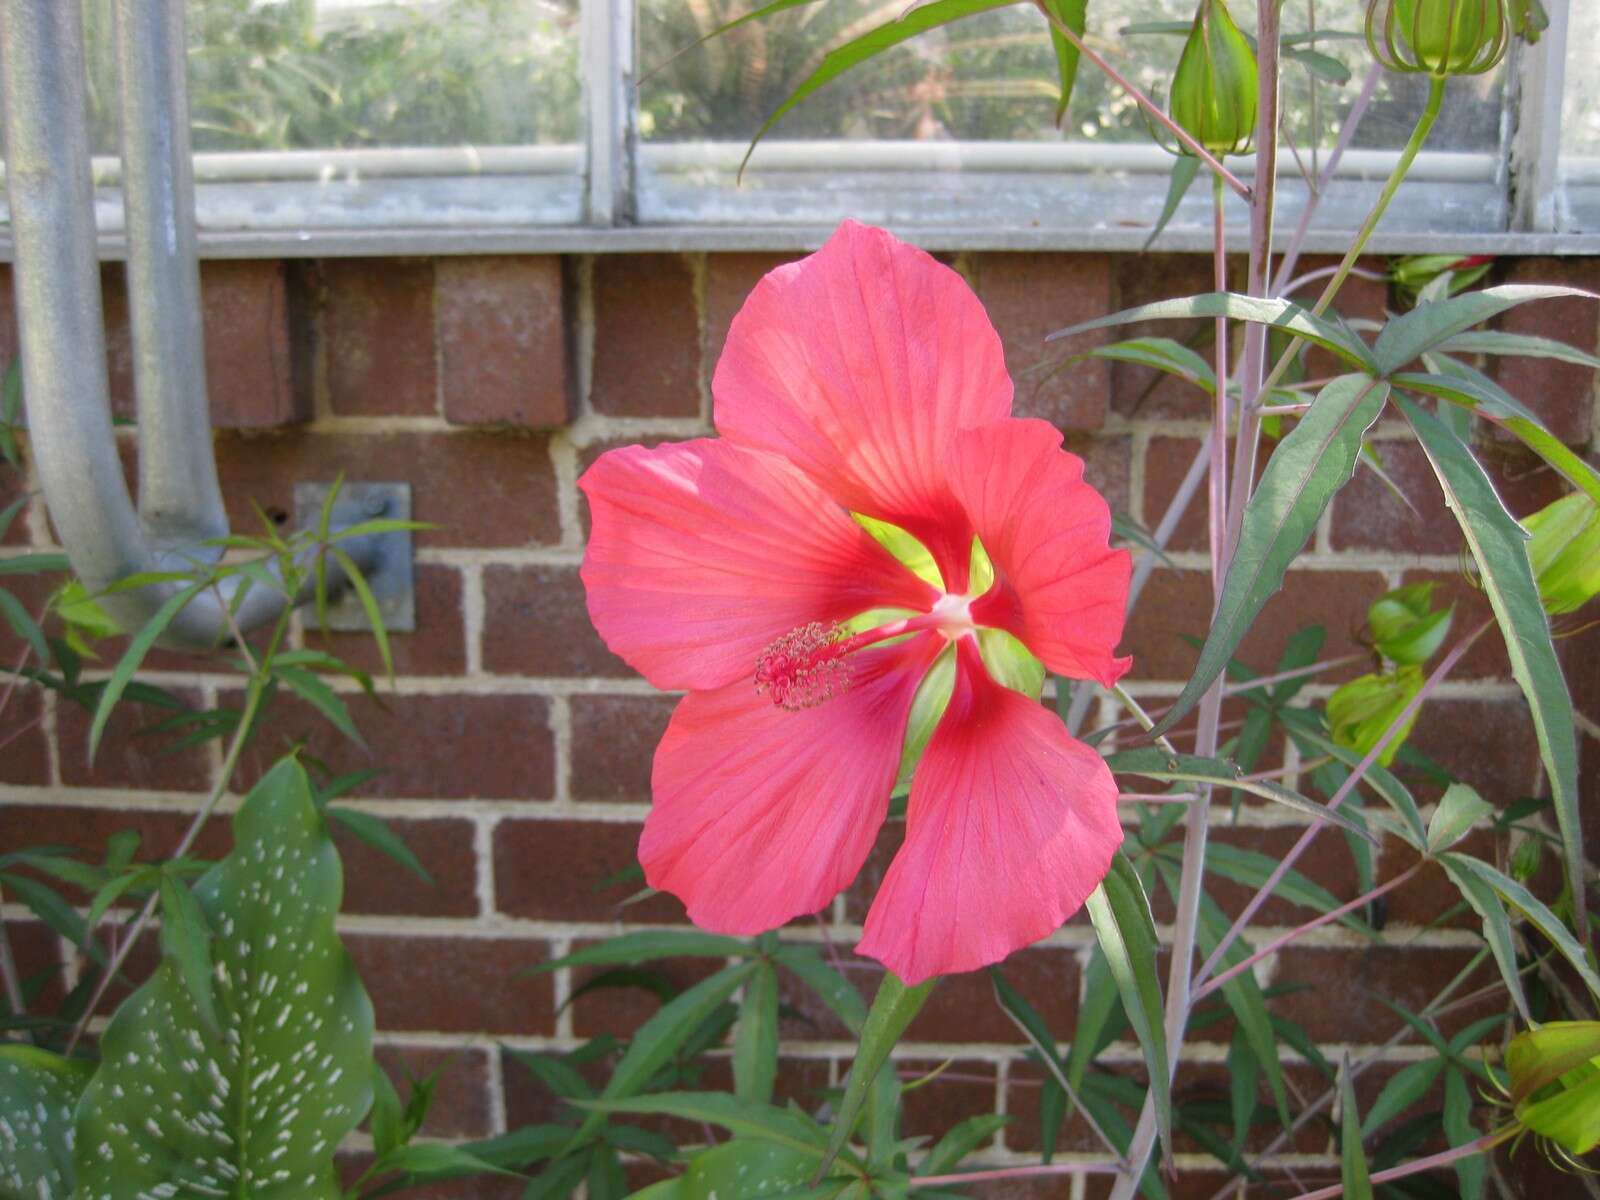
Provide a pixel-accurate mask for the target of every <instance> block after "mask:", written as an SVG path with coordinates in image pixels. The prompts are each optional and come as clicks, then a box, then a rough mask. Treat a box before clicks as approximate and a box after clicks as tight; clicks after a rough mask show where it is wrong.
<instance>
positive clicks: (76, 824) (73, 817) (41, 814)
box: [7, 805, 233, 905]
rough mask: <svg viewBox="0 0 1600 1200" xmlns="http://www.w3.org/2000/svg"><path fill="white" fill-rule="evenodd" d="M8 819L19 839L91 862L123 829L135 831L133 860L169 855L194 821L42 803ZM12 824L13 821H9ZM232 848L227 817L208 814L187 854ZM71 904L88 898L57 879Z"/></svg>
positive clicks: (216, 854) (179, 815)
mask: <svg viewBox="0 0 1600 1200" xmlns="http://www.w3.org/2000/svg"><path fill="white" fill-rule="evenodd" d="M7 813H8V819H7V823H8V825H10V826H11V828H13V829H18V830H21V831H22V834H23V839H22V840H25V841H27V842H30V843H40V844H48V845H55V846H71V847H72V848H73V849H74V850H76V851H78V852H79V855H78V856H79V857H80V858H83V859H86V860H87V861H90V862H96V863H98V862H103V861H104V859H105V852H106V842H107V841H108V840H109V839H110V837H111V835H112V834H114V833H118V832H120V831H122V830H132V831H133V832H134V833H136V834H138V835H139V848H138V850H137V851H136V853H135V858H136V859H137V860H138V861H140V862H152V861H156V860H158V859H163V858H167V857H169V856H170V855H171V854H172V852H173V851H174V850H175V849H177V846H178V843H179V841H180V840H181V839H182V838H183V835H184V833H185V832H186V831H187V830H188V828H189V826H190V824H191V823H192V822H193V820H194V814H193V813H192V812H187V811H185V812H166V811H151V810H141V809H134V810H127V809H108V808H88V807H85V806H81V805H73V806H71V807H63V808H50V807H46V806H44V805H18V806H15V807H10V808H8V810H7ZM13 822H14V824H12V823H13ZM232 846H233V836H232V834H231V832H230V818H228V817H225V816H213V817H212V818H211V819H210V820H208V821H207V822H206V824H205V825H204V826H203V827H202V829H201V831H200V835H199V837H198V838H197V839H196V841H195V844H194V847H193V849H192V850H191V852H190V853H191V854H192V855H193V856H194V857H196V858H202V859H208V860H213V861H214V860H216V859H219V858H221V857H222V856H223V855H224V854H226V853H227V852H228V851H229V849H231V848H232ZM55 886H57V887H58V888H60V890H61V892H62V894H63V895H64V896H66V898H67V899H68V900H70V901H72V903H74V904H81V905H86V904H88V902H89V897H88V896H87V895H86V894H85V893H83V892H82V891H80V890H79V889H77V888H74V887H70V886H67V885H64V884H60V883H59V882H58V883H57V884H56V885H55Z"/></svg>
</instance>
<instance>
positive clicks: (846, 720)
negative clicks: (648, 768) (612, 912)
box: [639, 633, 945, 934]
mask: <svg viewBox="0 0 1600 1200" xmlns="http://www.w3.org/2000/svg"><path fill="white" fill-rule="evenodd" d="M944 645H945V642H944V639H942V638H941V637H939V636H938V635H937V634H933V633H925V634H922V635H920V636H918V637H915V638H912V639H911V640H909V641H907V642H903V643H900V644H898V645H892V646H887V647H883V648H877V649H871V650H865V651H862V652H860V653H858V654H856V655H854V656H853V657H852V658H851V660H850V664H851V666H852V667H853V668H854V671H855V678H854V682H853V683H852V685H851V686H850V687H849V689H848V690H846V691H844V692H843V693H842V694H840V695H837V696H835V697H834V698H833V699H831V700H827V701H825V702H823V703H822V704H820V705H818V706H817V707H815V708H807V709H801V710H799V711H789V710H786V709H782V708H779V707H777V706H776V705H774V704H773V703H772V702H771V701H770V700H768V699H767V698H766V697H764V696H761V695H758V694H757V693H756V690H755V686H754V684H753V683H752V681H751V680H750V679H748V678H746V679H742V680H740V681H739V682H738V683H733V684H729V685H728V686H727V687H723V688H718V689H717V690H716V691H712V692H691V693H690V694H689V695H688V696H686V697H685V698H684V699H683V702H682V703H681V704H679V705H678V707H677V709H676V711H674V712H673V714H672V722H671V724H669V725H668V726H667V732H666V736H665V737H663V738H662V740H661V745H660V746H659V747H657V749H656V757H655V768H654V771H653V773H652V776H651V790H652V792H653V793H654V796H655V803H654V804H653V806H652V807H651V809H650V815H649V817H648V818H647V819H646V821H645V825H644V835H643V837H641V838H640V840H639V861H640V862H641V863H642V864H643V865H644V871H645V878H646V879H647V880H648V881H649V883H650V886H651V887H654V888H660V889H661V890H663V891H668V892H671V893H673V894H674V895H675V896H677V897H678V898H679V899H681V900H682V901H683V902H684V904H685V905H686V906H687V907H688V910H689V917H690V919H692V920H693V921H694V923H695V924H696V925H700V926H702V927H704V928H706V929H712V930H716V931H718V932H720V933H731V934H752V933H759V932H761V931H763V930H767V929H775V928H777V927H778V926H779V925H782V924H783V923H784V922H785V921H788V920H790V919H791V918H793V917H797V916H800V915H801V914H803V913H812V912H816V911H817V910H818V909H821V908H822V907H824V906H825V905H826V904H827V903H828V902H829V901H831V900H832V899H833V898H834V897H835V896H836V895H838V894H839V892H840V891H842V890H843V889H844V888H845V887H846V886H847V885H848V884H849V883H850V881H851V880H852V879H854V878H855V877H856V873H857V872H858V871H860V869H861V864H862V862H864V861H865V859H866V857H867V853H868V851H870V850H871V849H872V844H873V840H874V838H875V837H876V835H877V832H878V827H879V826H880V825H882V824H883V818H884V814H885V813H886V812H887V810H888V805H889V793H890V791H891V790H893V787H894V778H895V773H896V770H897V769H898V767H899V763H900V746H901V742H902V740H903V738H904V735H905V728H906V719H907V717H908V716H909V714H910V711H911V699H912V697H913V695H914V694H915V693H916V689H917V684H918V683H919V682H920V681H921V678H922V675H923V673H924V672H925V671H926V670H927V668H928V666H929V665H930V664H931V663H932V662H933V659H934V658H935V657H937V655H938V653H939V651H940V650H941V649H943V647H944Z"/></svg>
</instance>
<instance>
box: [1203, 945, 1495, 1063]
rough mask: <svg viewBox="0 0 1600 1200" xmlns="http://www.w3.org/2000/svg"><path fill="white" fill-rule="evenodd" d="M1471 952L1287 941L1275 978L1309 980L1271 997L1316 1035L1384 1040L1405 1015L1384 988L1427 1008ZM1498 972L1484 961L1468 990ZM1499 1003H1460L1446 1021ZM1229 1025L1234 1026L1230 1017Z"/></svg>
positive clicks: (1414, 1007)
mask: <svg viewBox="0 0 1600 1200" xmlns="http://www.w3.org/2000/svg"><path fill="white" fill-rule="evenodd" d="M1471 958H1472V951H1471V950H1469V949H1466V948H1450V949H1442V948H1437V947H1429V946H1408V945H1399V944H1385V945H1375V946H1369V947H1367V948H1366V949H1363V950H1346V949H1330V948H1314V947H1309V946H1304V945H1296V946H1289V947H1286V948H1285V949H1284V950H1282V951H1281V952H1280V953H1279V956H1278V967H1277V970H1276V971H1275V972H1274V973H1273V983H1275V984H1279V985H1282V984H1286V983H1301V984H1309V985H1310V986H1309V987H1305V988H1302V989H1301V990H1299V991H1294V992H1290V993H1288V994H1286V995H1283V996H1280V997H1278V998H1277V999H1275V1000H1273V1001H1272V1004H1271V1007H1272V1011H1273V1012H1274V1013H1276V1014H1277V1015H1279V1016H1282V1017H1287V1018H1288V1019H1289V1020H1291V1021H1295V1022H1298V1023H1299V1024H1301V1025H1303V1026H1304V1027H1305V1029H1306V1032H1307V1033H1309V1034H1310V1035H1311V1039H1312V1040H1313V1041H1316V1042H1355V1043H1358V1044H1367V1043H1377V1042H1382V1041H1384V1040H1386V1039H1387V1038H1388V1037H1389V1036H1390V1035H1391V1034H1393V1033H1394V1032H1395V1031H1396V1030H1398V1029H1399V1028H1401V1027H1402V1025H1403V1022H1402V1021H1401V1020H1400V1018H1399V1017H1397V1016H1395V1015H1394V1013H1393V1012H1392V1011H1390V1010H1389V1009H1388V1008H1387V1007H1385V1006H1384V1005H1383V1004H1382V1003H1381V1002H1380V1001H1379V1000H1378V997H1379V996H1383V997H1386V998H1388V999H1389V1000H1392V1001H1395V1002H1397V1003H1399V1004H1403V1005H1405V1006H1406V1007H1407V1008H1409V1009H1410V1010H1411V1011H1412V1012H1421V1011H1422V1009H1423V1008H1424V1007H1425V1006H1426V1005H1427V1004H1428V1003H1429V1002H1430V1001H1431V1000H1432V999H1433V998H1434V996H1436V995H1437V994H1438V993H1439V991H1440V989H1441V988H1443V987H1444V985H1445V984H1446V983H1448V982H1450V980H1452V979H1453V978H1455V976H1456V974H1457V973H1458V972H1459V971H1460V970H1461V968H1463V967H1464V966H1466V965H1467V963H1468V961H1470V960H1471ZM1495 978H1498V976H1497V975H1496V973H1495V969H1494V965H1493V963H1489V962H1485V963H1484V964H1482V965H1481V966H1480V968H1479V969H1478V970H1477V971H1476V972H1475V973H1474V974H1473V976H1472V979H1471V980H1469V982H1468V983H1467V985H1466V988H1465V991H1466V992H1470V991H1471V990H1472V989H1473V988H1474V987H1481V986H1483V985H1484V984H1487V983H1489V982H1491V980H1493V979H1495ZM1496 1011H1500V1009H1499V1008H1498V1007H1497V1002H1493V1001H1490V1002H1488V1006H1487V1007H1485V1006H1483V1005H1478V1006H1473V1007H1469V1008H1466V1009H1461V1010H1457V1011H1456V1012H1453V1013H1451V1014H1449V1015H1448V1016H1446V1017H1443V1018H1441V1019H1440V1023H1441V1026H1442V1027H1443V1028H1445V1029H1448V1030H1452V1031H1453V1030H1457V1029H1461V1028H1463V1027H1465V1026H1466V1025H1469V1024H1471V1023H1472V1022H1473V1021H1475V1020H1478V1019H1479V1018H1481V1017H1483V1016H1485V1015H1486V1014H1487V1013H1489V1012H1496ZM1219 1028H1222V1027H1219ZM1227 1028H1230V1029H1231V1022H1230V1024H1229V1025H1228V1026H1227Z"/></svg>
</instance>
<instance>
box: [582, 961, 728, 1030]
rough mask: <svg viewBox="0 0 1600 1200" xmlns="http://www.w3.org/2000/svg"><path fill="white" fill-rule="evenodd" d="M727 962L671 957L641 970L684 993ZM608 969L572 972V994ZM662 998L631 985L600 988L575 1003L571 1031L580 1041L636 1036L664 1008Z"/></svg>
mask: <svg viewBox="0 0 1600 1200" xmlns="http://www.w3.org/2000/svg"><path fill="white" fill-rule="evenodd" d="M593 944H594V943H593V942H588V941H585V942H577V943H574V945H573V949H574V950H578V949H582V948H583V947H585V946H590V945H593ZM724 965H726V964H725V963H723V962H722V960H720V959H715V958H669V959H660V960H657V961H654V962H649V963H644V964H642V966H641V968H640V969H642V970H646V971H649V972H651V973H652V974H654V975H657V976H659V977H660V978H661V979H662V980H664V981H665V982H666V983H667V984H669V985H670V986H672V987H673V988H676V989H677V990H678V991H680V992H681V991H685V990H687V989H688V988H691V987H693V986H694V985H695V984H697V983H699V982H700V981H701V980H703V979H709V978H710V977H711V976H712V975H714V974H716V972H717V971H719V970H720V969H721V968H722V967H723V966H724ZM604 971H605V968H601V967H588V968H579V969H577V970H575V971H574V972H573V978H572V991H573V992H576V991H577V990H578V989H579V988H581V987H583V986H584V985H585V984H587V983H590V982H591V981H593V980H594V979H595V978H596V977H597V976H599V975H601V974H602V973H603V972H604ZM661 1003H662V1001H661V999H660V997H658V996H657V995H656V994H655V993H654V992H652V991H650V990H648V989H646V988H642V987H638V986H635V985H632V984H630V985H628V986H625V987H600V988H596V989H595V990H594V991H591V992H585V993H584V994H583V995H582V996H579V997H578V999H576V1000H574V1001H573V1002H572V1032H573V1033H574V1034H576V1035H577V1036H578V1037H581V1038H588V1037H598V1036H600V1035H601V1034H607V1033H609V1034H611V1035H613V1036H615V1037H619V1038H627V1037H631V1036H633V1034H634V1033H635V1032H636V1031H637V1030H638V1028H639V1027H640V1026H641V1025H643V1024H644V1023H645V1022H646V1021H648V1020H649V1019H650V1018H651V1017H653V1016H654V1015H655V1014H656V1012H657V1010H658V1009H660V1007H661Z"/></svg>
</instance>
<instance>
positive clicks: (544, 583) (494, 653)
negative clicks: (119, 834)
mask: <svg viewBox="0 0 1600 1200" xmlns="http://www.w3.org/2000/svg"><path fill="white" fill-rule="evenodd" d="M483 594H484V599H483V610H484V611H483V645H484V655H483V665H484V668H485V670H488V671H490V672H493V673H495V674H499V675H555V676H578V677H584V678H587V677H591V676H596V675H603V676H607V677H610V678H614V679H627V678H632V677H633V676H634V673H633V671H632V670H631V669H630V668H629V667H628V665H627V663H625V662H623V661H622V660H621V659H620V658H618V657H617V656H616V655H614V654H612V653H611V651H609V650H607V649H606V647H605V643H604V642H602V641H601V640H600V635H599V634H597V633H596V632H595V631H594V626H592V625H591V624H590V623H589V614H588V609H587V608H586V607H585V603H584V595H583V583H582V581H581V580H580V579H579V578H578V569H577V568H576V567H558V566H538V567H499V566H491V567H489V568H488V569H486V570H485V571H484V573H483Z"/></svg>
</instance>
